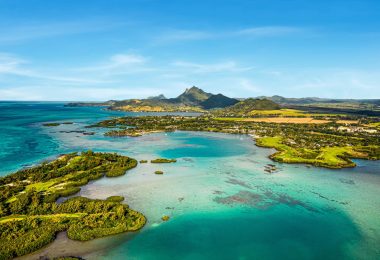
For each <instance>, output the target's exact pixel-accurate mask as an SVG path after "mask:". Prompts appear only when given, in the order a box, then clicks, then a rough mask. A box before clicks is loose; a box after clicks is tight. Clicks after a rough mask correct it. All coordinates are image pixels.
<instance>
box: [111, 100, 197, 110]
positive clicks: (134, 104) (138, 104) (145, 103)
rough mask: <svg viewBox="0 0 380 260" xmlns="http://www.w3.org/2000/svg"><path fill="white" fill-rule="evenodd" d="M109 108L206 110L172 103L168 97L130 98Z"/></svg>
mask: <svg viewBox="0 0 380 260" xmlns="http://www.w3.org/2000/svg"><path fill="white" fill-rule="evenodd" d="M109 109H110V110H121V111H130V112H204V110H203V109H202V108H200V107H197V106H190V105H186V104H184V103H172V102H169V101H168V99H128V100H122V101H116V102H115V103H114V104H113V105H112V106H110V107H109Z"/></svg>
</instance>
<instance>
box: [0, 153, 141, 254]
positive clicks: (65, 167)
mask: <svg viewBox="0 0 380 260" xmlns="http://www.w3.org/2000/svg"><path fill="white" fill-rule="evenodd" d="M136 165H137V161H136V160H135V159H132V158H129V157H127V156H121V155H117V154H113V153H95V152H92V151H87V152H82V153H81V154H78V153H71V154H66V155H62V156H60V157H59V158H58V159H56V160H54V161H52V162H45V163H42V164H40V165H38V166H35V167H32V168H28V169H23V170H20V171H18V172H16V173H13V174H10V175H7V176H5V177H2V178H0V224H1V225H0V240H1V243H0V259H11V258H14V257H17V256H22V255H25V254H28V253H31V252H33V251H36V250H38V249H40V248H42V247H43V246H45V245H47V244H49V243H50V242H52V241H53V240H54V239H55V236H56V234H57V233H58V232H61V231H66V232H67V235H68V237H69V238H70V239H73V240H80V241H86V240H91V239H94V238H99V237H103V236H108V235H112V234H117V233H121V232H127V231H136V230H138V229H140V228H142V227H143V226H144V225H145V222H146V218H145V217H144V216H143V215H142V214H141V213H139V212H137V211H135V210H132V209H130V208H129V207H128V205H126V204H122V203H121V202H122V201H123V200H124V198H123V197H120V196H113V197H109V198H107V199H106V200H98V199H89V198H85V197H80V196H79V197H72V198H68V199H66V200H64V202H62V203H57V200H58V198H61V197H63V198H66V197H68V196H70V195H73V194H75V193H77V192H79V191H80V187H81V186H83V185H86V184H87V183H88V182H89V181H91V180H96V179H99V178H102V177H104V176H105V177H115V176H120V175H123V174H125V172H126V171H127V170H129V169H131V168H134V167H136Z"/></svg>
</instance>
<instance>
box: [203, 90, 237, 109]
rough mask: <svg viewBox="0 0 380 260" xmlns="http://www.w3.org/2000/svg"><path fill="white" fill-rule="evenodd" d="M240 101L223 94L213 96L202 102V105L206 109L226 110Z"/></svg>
mask: <svg viewBox="0 0 380 260" xmlns="http://www.w3.org/2000/svg"><path fill="white" fill-rule="evenodd" d="M238 102H239V100H237V99H234V98H229V97H226V96H224V95H222V94H217V95H212V96H210V97H209V98H208V99H206V100H205V101H203V102H201V103H200V105H201V106H202V107H203V108H204V109H213V108H225V107H229V106H232V105H235V104H236V103H238Z"/></svg>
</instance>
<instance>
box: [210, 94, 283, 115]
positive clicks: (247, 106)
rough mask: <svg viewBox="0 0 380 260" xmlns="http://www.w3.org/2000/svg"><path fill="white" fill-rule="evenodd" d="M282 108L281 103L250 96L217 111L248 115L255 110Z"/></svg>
mask: <svg viewBox="0 0 380 260" xmlns="http://www.w3.org/2000/svg"><path fill="white" fill-rule="evenodd" d="M280 108H281V107H280V105H278V104H277V103H275V102H273V101H271V100H268V99H255V98H248V99H245V100H243V101H240V102H239V103H236V104H235V105H233V106H230V107H226V108H224V109H220V110H219V111H217V113H218V114H225V115H227V114H229V115H248V114H249V113H250V112H252V111H253V110H277V109H280Z"/></svg>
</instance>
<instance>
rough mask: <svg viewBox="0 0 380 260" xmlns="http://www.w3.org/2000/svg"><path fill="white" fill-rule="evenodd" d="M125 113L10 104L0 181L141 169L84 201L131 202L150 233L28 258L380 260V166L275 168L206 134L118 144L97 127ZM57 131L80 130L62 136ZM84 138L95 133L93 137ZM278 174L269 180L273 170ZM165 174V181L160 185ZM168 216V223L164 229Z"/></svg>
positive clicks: (63, 240)
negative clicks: (69, 161) (88, 160)
mask: <svg viewBox="0 0 380 260" xmlns="http://www.w3.org/2000/svg"><path fill="white" fill-rule="evenodd" d="M126 114H128V115H131V116H140V115H144V113H123V112H112V111H107V110H104V109H103V108H99V107H65V106H64V103H46V102H29V103H25V102H0V119H1V120H0V124H1V125H0V140H1V142H0V162H1V164H0V175H6V174H9V173H11V172H13V171H15V170H17V169H20V168H22V167H30V166H31V165H34V164H37V163H39V162H41V161H44V160H51V159H54V158H55V157H56V156H58V155H59V154H62V153H67V152H72V151H83V150H87V149H92V150H95V151H107V152H118V153H121V154H125V155H128V156H131V157H134V158H136V159H138V160H142V159H147V160H150V159H154V158H157V157H166V158H176V159H177V160H178V161H177V163H174V164H150V163H147V164H141V165H139V166H138V167H136V168H135V169H132V170H130V171H128V172H127V174H126V175H125V176H121V177H118V178H103V179H101V180H97V181H94V182H92V183H90V184H89V185H87V186H84V187H82V190H81V192H80V195H82V196H87V197H91V198H106V197H108V196H111V195H122V196H124V197H125V202H126V203H127V204H129V206H130V207H131V208H133V209H136V210H138V211H140V212H142V213H143V214H144V215H145V216H146V217H147V218H148V223H147V225H146V226H145V227H144V228H143V229H142V230H140V231H138V232H135V233H125V234H120V235H116V236H110V237H106V238H101V239H96V240H93V241H89V242H78V241H72V240H69V239H67V237H66V235H65V233H60V234H59V235H58V237H57V239H56V241H55V242H53V243H52V244H50V245H49V246H47V247H45V248H43V249H41V250H39V251H37V252H36V253H34V254H31V255H28V256H25V257H23V259H39V257H41V256H47V257H55V256H67V255H75V256H82V257H84V258H85V259H380V247H379V245H380V196H379V192H380V162H379V161H364V160H357V161H356V163H357V164H358V166H357V167H356V168H353V169H340V170H329V169H323V168H316V167H311V166H307V165H291V164H281V163H276V162H273V161H271V160H270V159H268V156H269V155H270V154H271V153H273V152H274V150H273V149H265V148H259V147H257V146H255V143H254V140H253V139H252V137H250V136H247V135H229V134H216V133H200V132H174V133H166V134H165V133H159V134H150V135H146V136H142V137H137V138H133V137H123V138H113V137H105V136H103V131H104V130H96V129H85V128H84V127H85V126H86V125H88V124H90V123H94V122H97V121H100V120H103V119H106V118H110V117H114V116H121V115H126ZM47 122H62V123H63V122H73V124H61V125H59V126H56V127H46V126H43V124H44V123H47ZM82 131H86V132H88V131H96V132H95V134H94V135H84V134H83V132H82ZM269 164H271V165H274V166H275V167H276V168H277V170H276V171H274V172H272V173H268V172H267V171H265V169H266V168H267V167H268V165H269ZM156 170H162V171H164V175H155V174H154V171H156ZM163 215H168V216H170V220H169V221H167V222H163V221H162V220H161V217H162V216H163Z"/></svg>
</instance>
